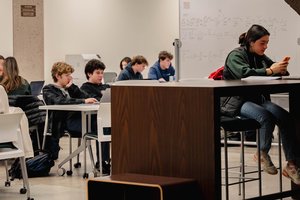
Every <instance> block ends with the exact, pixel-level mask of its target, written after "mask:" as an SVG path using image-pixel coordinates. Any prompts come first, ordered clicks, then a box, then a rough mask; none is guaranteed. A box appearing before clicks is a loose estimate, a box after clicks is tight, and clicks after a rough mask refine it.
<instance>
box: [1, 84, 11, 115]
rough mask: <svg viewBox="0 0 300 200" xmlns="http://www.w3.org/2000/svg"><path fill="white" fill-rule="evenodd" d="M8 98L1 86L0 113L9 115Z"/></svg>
mask: <svg viewBox="0 0 300 200" xmlns="http://www.w3.org/2000/svg"><path fill="white" fill-rule="evenodd" d="M8 110H9V104H8V96H7V93H6V91H5V89H4V87H3V86H2V85H0V113H8Z"/></svg>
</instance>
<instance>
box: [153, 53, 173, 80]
mask: <svg viewBox="0 0 300 200" xmlns="http://www.w3.org/2000/svg"><path fill="white" fill-rule="evenodd" d="M172 59H173V55H172V54H171V53H169V52H167V51H161V52H160V53H159V55H158V61H156V62H155V63H154V65H153V66H152V67H150V69H149V72H148V78H149V79H152V80H159V81H160V82H168V81H172V80H170V77H172V79H174V76H175V69H174V67H173V66H172V63H171V61H172Z"/></svg>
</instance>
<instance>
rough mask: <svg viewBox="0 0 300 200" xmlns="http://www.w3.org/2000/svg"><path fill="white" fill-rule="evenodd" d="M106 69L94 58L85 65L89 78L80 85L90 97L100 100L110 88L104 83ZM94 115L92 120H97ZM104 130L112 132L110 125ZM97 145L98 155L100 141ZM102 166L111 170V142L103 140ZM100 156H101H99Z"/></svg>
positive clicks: (105, 169)
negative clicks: (103, 92) (103, 93)
mask: <svg viewBox="0 0 300 200" xmlns="http://www.w3.org/2000/svg"><path fill="white" fill-rule="evenodd" d="M104 70H105V65H104V63H102V62H101V61H100V60H98V59H92V60H90V61H89V62H87V64H86V65H85V69H84V72H85V76H86V78H87V79H88V81H87V82H85V83H83V84H82V86H81V87H80V89H81V90H83V91H85V92H86V94H87V95H88V96H89V97H93V98H95V99H97V100H98V101H100V99H101V97H102V91H103V90H105V89H106V88H110V86H109V85H108V84H102V78H103V72H104ZM94 117H96V116H94V115H93V116H92V120H96V119H95V118H94ZM104 132H108V134H110V127H107V128H104ZM96 146H97V148H96V149H97V155H98V154H99V152H98V149H99V148H98V146H99V144H98V142H96ZM101 147H102V168H103V173H105V174H106V173H108V174H109V172H110V164H109V163H110V157H109V142H103V143H102V145H101ZM97 158H99V156H97ZM98 165H99V161H98V162H97V163H96V166H98Z"/></svg>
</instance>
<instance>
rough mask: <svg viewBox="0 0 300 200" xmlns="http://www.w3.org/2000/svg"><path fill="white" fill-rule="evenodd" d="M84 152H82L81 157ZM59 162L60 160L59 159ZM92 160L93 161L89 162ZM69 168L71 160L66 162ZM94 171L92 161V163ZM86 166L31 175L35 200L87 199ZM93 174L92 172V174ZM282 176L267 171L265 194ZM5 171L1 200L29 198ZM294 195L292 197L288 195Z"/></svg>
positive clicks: (233, 191) (0, 175)
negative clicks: (65, 172) (8, 179)
mask: <svg viewBox="0 0 300 200" xmlns="http://www.w3.org/2000/svg"><path fill="white" fill-rule="evenodd" d="M61 146H62V147H63V150H62V151H61V153H60V157H61V158H64V157H65V156H66V155H67V153H68V152H67V149H68V146H67V139H66V138H63V139H62V140H61ZM254 151H255V149H254V148H253V147H247V148H246V162H247V163H248V164H249V165H255V162H254V161H253V160H252V155H253V152H254ZM270 154H271V157H272V159H273V162H274V164H275V165H276V166H278V160H277V154H278V153H277V147H276V146H274V147H272V151H271V153H270ZM239 156H240V154H239V147H230V160H231V164H233V163H238V161H239ZM82 158H83V156H81V159H82ZM58 162H59V160H58V161H57V162H56V165H57V163H58ZM88 163H89V162H88ZM64 167H65V168H66V169H68V163H67V164H65V166H64ZM88 167H89V168H88V169H89V171H91V168H90V164H89V166H88ZM82 175H83V166H82V167H81V168H79V169H74V170H73V175H72V176H67V175H64V176H59V175H58V174H57V166H54V167H53V168H52V169H51V173H50V176H49V177H44V178H30V185H31V194H32V197H33V198H34V199H35V200H61V199H63V200H83V199H87V197H86V187H87V186H86V180H85V179H83V178H82ZM90 175H91V174H90ZM278 179H279V178H278V176H272V175H266V174H264V173H263V194H268V193H270V192H274V191H278V190H279V189H278V188H279V186H278ZM4 181H5V172H4V167H3V165H1V166H0V200H25V199H26V195H22V194H19V189H20V188H21V186H22V180H14V181H13V182H12V185H11V187H4ZM257 188H258V186H257V182H256V181H255V182H249V183H247V184H246V197H251V196H253V195H256V194H257V191H258V189H257ZM289 188H290V181H289V180H288V179H286V178H285V177H283V189H284V190H287V189H289ZM230 199H231V200H235V199H241V197H240V196H239V195H238V186H231V187H230ZM286 199H291V198H286Z"/></svg>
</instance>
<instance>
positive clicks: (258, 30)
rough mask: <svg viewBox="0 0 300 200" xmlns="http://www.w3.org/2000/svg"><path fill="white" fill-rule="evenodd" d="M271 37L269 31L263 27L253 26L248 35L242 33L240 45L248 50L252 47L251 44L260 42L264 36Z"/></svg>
mask: <svg viewBox="0 0 300 200" xmlns="http://www.w3.org/2000/svg"><path fill="white" fill-rule="evenodd" d="M266 35H270V33H269V31H267V29H265V28H264V27H263V26H261V25H257V24H253V25H252V26H251V27H250V28H249V30H248V31H247V33H242V34H241V35H240V37H239V44H240V45H241V46H246V47H247V48H248V47H249V46H250V43H251V42H255V41H256V40H259V39H260V38H262V37H263V36H266Z"/></svg>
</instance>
